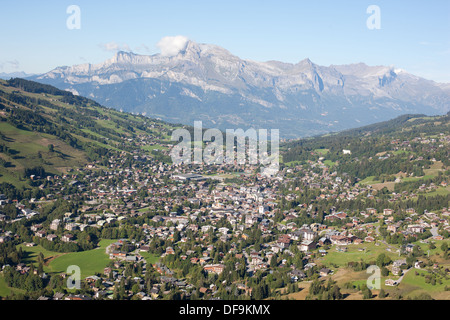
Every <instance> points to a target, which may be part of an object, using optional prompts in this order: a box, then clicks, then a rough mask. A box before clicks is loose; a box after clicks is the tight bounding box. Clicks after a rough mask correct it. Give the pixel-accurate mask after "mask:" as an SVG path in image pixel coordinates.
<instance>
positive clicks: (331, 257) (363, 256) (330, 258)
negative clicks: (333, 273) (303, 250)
mask: <svg viewBox="0 0 450 320" xmlns="http://www.w3.org/2000/svg"><path fill="white" fill-rule="evenodd" d="M336 247H337V246H336V245H333V246H332V247H331V249H330V250H328V253H327V255H326V256H325V257H323V258H319V259H318V261H319V262H321V263H323V264H324V265H326V266H328V267H332V265H337V266H340V267H345V266H347V263H349V262H352V261H357V262H359V261H364V262H366V263H369V262H371V261H375V260H376V259H377V257H378V255H379V254H381V253H384V254H386V255H387V256H389V257H390V258H391V259H392V260H396V259H398V253H396V252H392V251H388V250H386V249H387V248H388V247H387V246H386V245H385V244H383V243H379V245H375V243H373V242H371V243H364V244H359V245H348V246H346V247H347V252H338V251H336ZM364 249H365V250H364Z"/></svg>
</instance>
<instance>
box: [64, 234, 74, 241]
mask: <svg viewBox="0 0 450 320" xmlns="http://www.w3.org/2000/svg"><path fill="white" fill-rule="evenodd" d="M73 239H74V236H73V235H72V234H65V235H63V236H62V237H61V241H63V242H70V241H72V240H73Z"/></svg>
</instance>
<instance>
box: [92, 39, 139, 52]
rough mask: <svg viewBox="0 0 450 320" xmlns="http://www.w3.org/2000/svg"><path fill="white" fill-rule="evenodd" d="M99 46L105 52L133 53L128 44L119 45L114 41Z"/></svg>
mask: <svg viewBox="0 0 450 320" xmlns="http://www.w3.org/2000/svg"><path fill="white" fill-rule="evenodd" d="M99 46H100V48H102V49H103V50H105V51H114V52H116V51H131V49H130V47H129V46H128V45H127V44H126V43H123V44H118V43H116V42H114V41H111V42H108V43H101V44H100V45H99Z"/></svg>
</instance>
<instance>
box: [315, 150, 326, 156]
mask: <svg viewBox="0 0 450 320" xmlns="http://www.w3.org/2000/svg"><path fill="white" fill-rule="evenodd" d="M329 151H330V149H316V150H314V152H316V153H320V154H322V155H326V154H327V153H328V152H329Z"/></svg>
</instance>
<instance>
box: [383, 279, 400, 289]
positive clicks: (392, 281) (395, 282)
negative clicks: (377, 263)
mask: <svg viewBox="0 0 450 320" xmlns="http://www.w3.org/2000/svg"><path fill="white" fill-rule="evenodd" d="M384 284H385V285H387V286H391V287H392V286H396V285H397V281H395V280H392V279H386V280H385V281H384Z"/></svg>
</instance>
